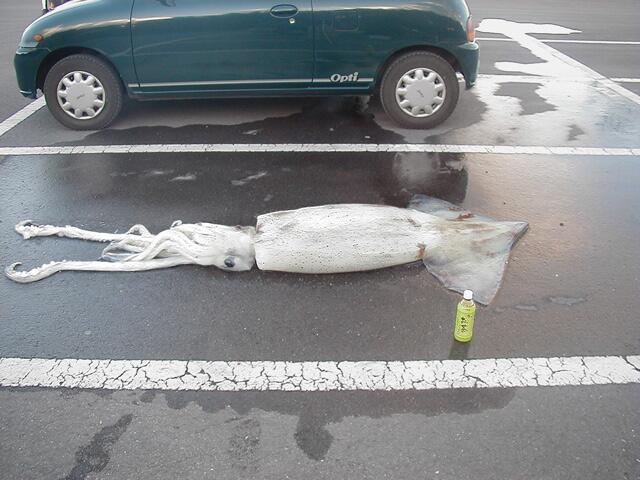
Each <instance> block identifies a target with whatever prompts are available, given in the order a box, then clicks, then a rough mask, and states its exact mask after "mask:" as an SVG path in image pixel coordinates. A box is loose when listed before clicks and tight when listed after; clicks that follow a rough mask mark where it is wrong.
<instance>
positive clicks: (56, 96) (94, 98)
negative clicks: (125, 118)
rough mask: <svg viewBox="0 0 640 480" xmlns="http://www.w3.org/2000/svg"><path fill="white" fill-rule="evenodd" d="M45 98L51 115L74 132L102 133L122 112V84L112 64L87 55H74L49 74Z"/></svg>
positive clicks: (58, 63)
mask: <svg viewBox="0 0 640 480" xmlns="http://www.w3.org/2000/svg"><path fill="white" fill-rule="evenodd" d="M44 96H45V99H46V101H47V106H48V107H49V110H50V111H51V114H52V115H53V116H54V117H55V118H56V120H58V121H59V122H60V123H61V124H63V125H64V126H65V127H68V128H72V129H74V130H99V129H101V128H105V127H107V126H108V125H109V124H110V123H111V122H113V121H114V120H115V118H116V117H117V116H118V114H119V113H120V110H121V109H122V103H123V101H124V92H123V88H122V83H121V82H120V79H119V78H118V76H117V74H116V73H115V72H114V71H113V69H112V68H111V66H110V65H108V64H107V63H105V62H104V61H102V60H101V59H99V58H97V57H94V56H92V55H87V54H78V55H70V56H68V57H65V58H63V59H62V60H60V61H58V62H57V63H56V64H55V65H54V66H53V67H52V68H51V70H49V73H47V76H46V78H45V81H44Z"/></svg>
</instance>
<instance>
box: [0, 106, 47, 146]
mask: <svg viewBox="0 0 640 480" xmlns="http://www.w3.org/2000/svg"><path fill="white" fill-rule="evenodd" d="M44 105H45V101H44V97H40V98H38V99H37V100H34V101H33V102H31V103H30V104H29V105H27V106H26V107H24V108H23V109H22V110H18V111H17V112H16V113H14V114H13V115H11V116H10V117H9V118H7V119H6V120H4V121H3V122H2V123H0V137H1V136H2V135H4V134H5V133H7V132H8V131H9V130H11V129H12V128H13V127H15V126H16V125H18V124H19V123H20V122H23V121H24V120H26V119H27V118H29V117H30V116H31V115H33V114H34V113H36V112H37V111H38V110H40V109H41V108H42V107H44Z"/></svg>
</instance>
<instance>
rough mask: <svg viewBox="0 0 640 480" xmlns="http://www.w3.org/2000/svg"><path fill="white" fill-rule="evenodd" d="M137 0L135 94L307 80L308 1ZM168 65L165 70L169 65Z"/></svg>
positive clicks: (134, 20) (310, 40) (309, 49)
mask: <svg viewBox="0 0 640 480" xmlns="http://www.w3.org/2000/svg"><path fill="white" fill-rule="evenodd" d="M276 5H277V2H274V1H273V0H235V1H234V2H229V1H228V0H206V1H203V0H161V1H158V0H136V1H135V4H134V8H133V14H132V28H131V31H132V39H133V53H134V61H135V66H136V71H137V73H138V80H139V82H140V85H139V87H140V89H141V91H143V92H144V91H147V92H152V93H153V92H154V91H155V92H167V91H169V92H171V91H174V92H180V91H197V92H203V91H204V92H206V91H208V90H212V91H215V90H227V89H229V90H243V89H251V88H259V89H269V88H286V87H293V88H296V87H297V88H300V87H306V86H308V85H309V84H310V83H311V80H312V75H313V18H312V16H313V14H312V11H311V0H295V7H296V8H294V7H293V6H290V8H289V9H287V8H285V7H286V6H287V4H280V5H279V7H280V8H279V9H274V11H273V13H272V12H271V10H272V7H274V6H276ZM168 65H170V66H171V67H170V68H167V66H168Z"/></svg>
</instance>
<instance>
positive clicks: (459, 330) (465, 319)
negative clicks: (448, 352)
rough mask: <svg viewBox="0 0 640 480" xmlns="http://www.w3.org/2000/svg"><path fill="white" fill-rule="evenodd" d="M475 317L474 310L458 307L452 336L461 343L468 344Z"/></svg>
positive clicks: (472, 308) (473, 308)
mask: <svg viewBox="0 0 640 480" xmlns="http://www.w3.org/2000/svg"><path fill="white" fill-rule="evenodd" d="M475 315H476V308H475V306H473V307H464V306H462V305H458V309H457V311H456V326H455V330H454V332H453V336H454V337H455V339H456V340H459V341H461V342H468V341H469V340H471V337H472V336H473V321H474V319H475Z"/></svg>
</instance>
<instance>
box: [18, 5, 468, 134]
mask: <svg viewBox="0 0 640 480" xmlns="http://www.w3.org/2000/svg"><path fill="white" fill-rule="evenodd" d="M277 1H278V0H234V1H229V0H74V1H71V2H69V3H65V4H63V5H62V6H60V7H58V8H56V9H55V10H54V11H52V12H49V13H47V14H46V15H44V16H42V17H40V18H39V19H37V20H36V21H35V22H33V23H32V24H31V25H29V27H27V29H26V30H25V32H24V34H23V36H22V40H21V41H20V46H19V47H18V50H17V52H16V56H15V69H16V74H17V77H18V84H19V87H20V91H21V93H22V94H23V95H25V96H27V97H31V98H35V97H36V94H37V91H38V90H41V91H42V92H43V93H44V96H45V98H46V101H47V105H48V107H49V110H50V111H51V113H52V114H53V116H54V117H55V118H56V119H57V120H58V121H60V123H62V124H63V125H65V126H67V127H69V128H73V129H79V130H96V129H100V128H104V127H106V126H107V125H109V124H110V123H111V122H112V121H113V120H114V119H115V118H116V117H117V116H118V114H119V112H120V110H121V107H122V104H123V102H124V100H125V96H128V97H131V98H134V99H140V100H146V99H180V98H211V97H258V96H271V97H278V96H307V95H353V96H360V95H373V94H379V96H380V100H381V103H382V105H383V107H384V109H385V111H386V113H387V114H388V115H389V117H391V118H392V119H393V120H394V121H395V122H397V123H398V124H399V125H401V126H403V127H408V128H431V127H433V126H435V125H438V124H439V123H441V122H443V121H444V120H445V119H446V118H447V117H448V116H449V115H450V114H451V112H452V111H453V109H454V108H455V106H456V103H457V101H458V94H459V81H458V76H457V73H460V74H462V76H463V77H464V80H465V83H466V86H467V88H468V87H471V86H472V85H473V83H474V82H475V79H476V75H477V69H478V45H477V44H476V43H475V32H474V27H473V22H472V20H471V16H470V14H469V8H468V7H467V4H466V3H465V1H464V0H429V1H422V0H415V1H407V0H284V1H290V2H292V3H277Z"/></svg>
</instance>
